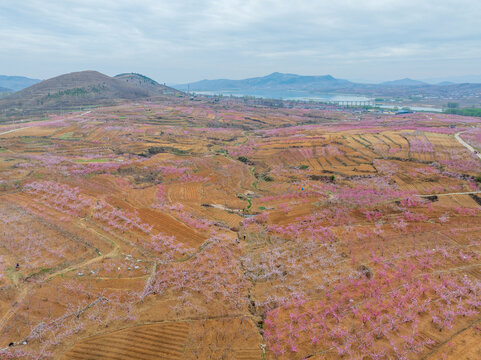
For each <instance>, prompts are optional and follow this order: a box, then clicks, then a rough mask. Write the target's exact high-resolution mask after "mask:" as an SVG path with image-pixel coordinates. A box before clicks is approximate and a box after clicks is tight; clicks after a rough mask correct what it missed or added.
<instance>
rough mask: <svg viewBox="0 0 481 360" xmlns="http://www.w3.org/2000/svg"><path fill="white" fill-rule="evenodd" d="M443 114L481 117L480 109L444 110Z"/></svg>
mask: <svg viewBox="0 0 481 360" xmlns="http://www.w3.org/2000/svg"><path fill="white" fill-rule="evenodd" d="M444 113H445V114H455V115H464V116H478V117H481V109H473V108H471V109H446V110H444Z"/></svg>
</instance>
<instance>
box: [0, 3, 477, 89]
mask: <svg viewBox="0 0 481 360" xmlns="http://www.w3.org/2000/svg"><path fill="white" fill-rule="evenodd" d="M480 25H481V1H480V0H363V1H359V0H336V1H332V0H130V1H126V0H0V74H5V75H24V76H29V77H35V78H40V79H46V78H49V77H53V76H56V75H60V74H62V73H67V72H72V71H80V70H88V69H89V70H98V71H100V72H103V73H105V74H107V75H115V74H117V73H121V72H139V73H143V74H145V75H147V76H150V77H152V78H154V79H155V80H157V81H159V82H167V83H170V84H174V83H184V82H191V81H196V80H201V79H206V78H207V79H216V78H231V79H241V78H246V77H253V76H263V75H266V74H269V73H272V72H274V71H279V72H290V73H297V74H303V75H324V74H331V75H333V76H335V77H338V78H344V79H349V80H355V81H359V80H363V81H366V80H371V81H381V80H393V79H398V78H404V77H410V78H415V79H428V78H440V79H447V78H452V77H457V76H463V75H481V67H480V64H481V26H480Z"/></svg>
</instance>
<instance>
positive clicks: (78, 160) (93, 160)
mask: <svg viewBox="0 0 481 360" xmlns="http://www.w3.org/2000/svg"><path fill="white" fill-rule="evenodd" d="M108 161H109V159H76V160H75V162H76V163H80V164H89V163H105V162H108Z"/></svg>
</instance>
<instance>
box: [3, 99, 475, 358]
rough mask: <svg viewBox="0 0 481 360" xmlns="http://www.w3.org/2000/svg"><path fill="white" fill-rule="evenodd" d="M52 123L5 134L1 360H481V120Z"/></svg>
mask: <svg viewBox="0 0 481 360" xmlns="http://www.w3.org/2000/svg"><path fill="white" fill-rule="evenodd" d="M35 120H36V121H26V122H25V123H21V124H19V123H12V124H8V125H0V140H1V141H0V229H1V230H0V289H1V291H0V359H22V360H23V359H25V360H33V359H36V360H45V359H54V360H57V359H58V360H74V359H95V360H97V359H99V360H100V359H145V360H147V359H148V360H154V359H188V360H194V359H240V360H262V359H266V360H271V359H282V360H291V359H292V360H302V359H318V360H320V359H324V360H327V359H332V360H338V359H354V360H361V359H364V360H371V359H377V360H390V359H408V360H422V359H432V360H435V359H436V360H437V359H445V360H458V359H461V360H468V359H471V360H473V359H478V358H479V354H480V352H481V341H480V340H481V206H480V203H481V201H480V197H481V161H480V159H479V158H478V157H477V156H476V154H475V153H474V151H473V149H480V148H481V137H480V136H479V135H480V129H481V123H480V121H479V119H475V118H469V117H462V116H454V115H446V114H422V113H418V114H406V115H402V116H380V115H377V114H371V113H369V112H360V111H358V110H351V111H349V110H344V111H340V109H339V108H325V109H319V108H317V105H316V106H314V105H312V104H309V103H299V104H296V107H292V108H269V107H263V106H261V105H259V104H255V105H254V106H251V105H249V103H244V100H243V99H221V100H219V101H218V102H212V100H210V99H200V100H198V101H190V100H189V99H185V98H177V97H164V98H163V99H160V98H158V99H155V100H152V101H138V100H135V101H124V102H122V103H119V104H116V105H114V106H105V107H96V108H93V109H91V110H89V111H83V112H77V113H69V114H62V115H49V116H48V119H44V120H38V119H35ZM460 139H461V140H462V141H464V142H465V143H466V144H468V143H469V144H470V145H469V146H470V147H472V148H470V147H466V144H463V143H462V142H460Z"/></svg>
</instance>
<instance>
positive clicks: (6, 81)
mask: <svg viewBox="0 0 481 360" xmlns="http://www.w3.org/2000/svg"><path fill="white" fill-rule="evenodd" d="M40 81H42V80H38V79H30V78H28V77H25V76H7V75H0V92H3V91H12V92H13V91H19V90H22V89H25V88H26V87H29V86H32V85H35V84H36V83H39V82H40Z"/></svg>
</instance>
